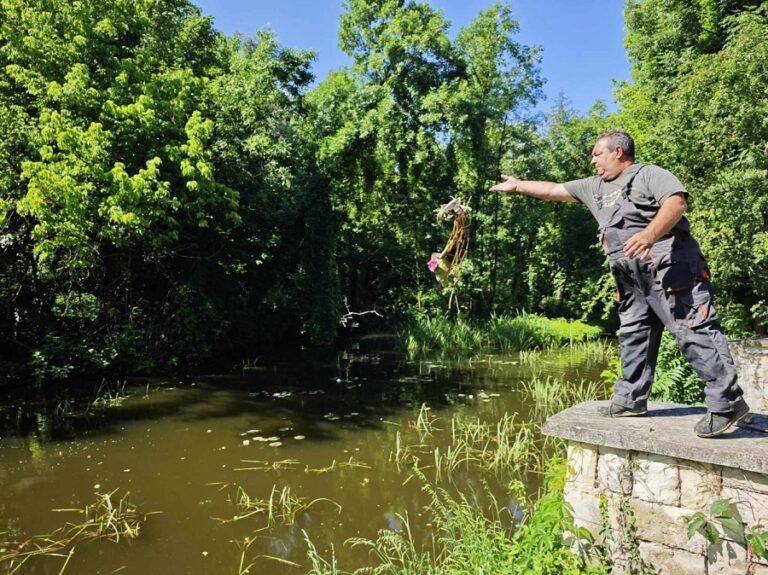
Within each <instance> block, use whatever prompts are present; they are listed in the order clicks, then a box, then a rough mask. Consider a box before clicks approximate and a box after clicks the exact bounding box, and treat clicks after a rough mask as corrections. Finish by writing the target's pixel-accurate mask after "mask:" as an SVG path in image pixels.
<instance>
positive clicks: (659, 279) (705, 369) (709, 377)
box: [609, 237, 743, 412]
mask: <svg viewBox="0 0 768 575" xmlns="http://www.w3.org/2000/svg"><path fill="white" fill-rule="evenodd" d="M688 239H689V240H690V242H692V243H690V242H685V243H686V244H688V246H687V248H686V249H684V250H681V251H679V252H675V251H671V252H667V253H663V252H662V254H661V255H658V252H657V255H656V257H652V258H651V259H650V260H646V261H641V260H639V259H638V258H628V257H626V256H624V255H623V254H622V253H621V252H619V253H615V254H613V255H611V257H610V258H609V261H610V267H611V272H612V274H613V277H614V278H615V279H616V285H617V288H618V292H617V299H618V306H619V319H620V324H621V327H620V329H619V343H620V346H621V369H622V375H621V377H620V378H619V379H618V380H617V381H616V384H615V390H614V397H613V401H614V403H616V404H618V405H623V406H625V407H629V408H635V407H638V406H644V405H645V403H646V402H647V400H648V396H649V395H650V393H651V386H652V385H653V377H654V371H655V369H656V360H657V358H658V352H659V344H660V342H661V334H662V331H663V329H664V327H666V328H667V329H668V330H669V331H670V332H671V333H672V335H673V336H674V337H675V341H676V342H677V345H678V347H679V348H680V351H681V352H682V354H683V356H684V357H685V358H686V359H687V360H688V361H689V362H690V364H691V366H692V367H693V369H694V370H695V371H696V373H697V374H698V375H699V377H701V379H702V381H704V384H705V388H704V392H705V395H706V401H707V409H708V410H709V411H713V412H728V411H732V410H733V409H734V408H735V406H736V405H738V404H740V403H741V402H742V401H743V400H742V399H741V396H742V390H741V388H740V387H739V385H738V383H737V376H736V369H735V367H734V364H733V359H732V358H731V354H730V352H729V350H728V345H727V343H726V340H725V336H724V334H723V331H722V329H721V327H720V323H719V321H718V318H717V312H716V311H715V308H714V306H713V305H712V295H711V291H710V283H709V270H708V269H707V266H706V263H705V261H704V258H703V257H702V256H701V254H700V252H699V250H698V246H697V245H696V242H695V241H694V240H693V239H692V238H690V237H689V238H688Z"/></svg>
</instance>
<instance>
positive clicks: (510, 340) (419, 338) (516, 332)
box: [397, 314, 601, 357]
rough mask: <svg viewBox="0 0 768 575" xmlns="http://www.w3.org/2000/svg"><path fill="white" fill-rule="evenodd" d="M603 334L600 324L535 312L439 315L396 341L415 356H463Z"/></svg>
mask: <svg viewBox="0 0 768 575" xmlns="http://www.w3.org/2000/svg"><path fill="white" fill-rule="evenodd" d="M600 334H601V330H600V328H599V327H595V326H590V325H587V324H585V323H582V322H580V321H577V320H567V319H563V318H556V319H549V318H546V317H543V316H539V315H534V314H520V315H518V316H515V317H511V316H506V315H500V316H492V317H491V318H490V319H489V320H488V321H487V322H485V323H473V322H467V321H462V320H457V321H453V320H451V319H450V318H447V317H443V316H436V317H431V318H430V317H427V318H422V319H419V320H416V321H414V322H412V323H411V324H409V325H408V326H406V327H405V328H404V329H402V330H400V331H399V332H398V333H397V340H398V341H399V342H400V345H401V346H402V347H403V348H404V349H405V351H406V352H407V353H408V354H409V355H410V356H412V357H413V356H417V355H421V354H425V353H429V352H437V353H445V352H450V353H455V354H458V355H461V354H467V353H477V352H480V351H490V350H493V351H503V352H509V351H523V350H533V349H548V348H552V347H561V346H564V345H576V344H579V343H583V342H586V341H592V340H596V339H597V338H598V337H599V336H600Z"/></svg>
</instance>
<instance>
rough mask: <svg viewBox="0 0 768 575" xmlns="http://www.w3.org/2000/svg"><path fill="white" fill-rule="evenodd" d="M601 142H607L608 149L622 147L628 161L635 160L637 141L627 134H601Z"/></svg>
mask: <svg viewBox="0 0 768 575" xmlns="http://www.w3.org/2000/svg"><path fill="white" fill-rule="evenodd" d="M601 140H605V147H606V148H609V149H611V150H615V149H616V148H617V147H621V149H622V150H623V151H624V155H625V156H626V157H627V158H628V159H630V160H632V161H634V160H635V141H634V140H633V139H632V136H630V135H629V134H627V133H626V132H624V131H622V130H608V131H606V132H601V133H600V134H598V135H597V141H598V142H600V141H601Z"/></svg>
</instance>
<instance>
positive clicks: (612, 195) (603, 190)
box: [563, 164, 690, 234]
mask: <svg viewBox="0 0 768 575" xmlns="http://www.w3.org/2000/svg"><path fill="white" fill-rule="evenodd" d="M641 167H642V170H640V168H641ZM638 170H640V173H639V174H637V176H636V177H635V179H634V181H633V182H632V189H631V190H630V192H629V199H630V200H631V201H632V203H633V204H635V207H636V208H637V209H638V211H639V212H640V213H642V214H643V215H644V216H645V217H646V218H647V219H648V221H649V222H650V221H651V220H652V219H653V217H654V216H655V215H656V212H658V211H659V208H660V207H661V204H663V203H664V200H666V199H667V198H668V197H669V196H671V195H673V194H677V193H681V192H682V193H683V194H685V195H686V197H687V196H688V191H687V190H686V189H685V187H683V184H681V183H680V180H678V179H677V178H676V177H675V176H674V174H672V173H671V172H669V171H668V170H665V169H664V168H660V167H659V166H654V165H653V164H632V165H631V166H629V167H628V168H627V169H626V170H624V171H623V172H621V174H619V176H618V177H617V178H616V179H615V180H611V181H610V182H604V181H603V180H602V179H601V178H600V176H592V177H591V178H583V179H581V180H572V181H570V182H566V183H565V184H563V185H564V186H565V189H566V190H568V193H569V194H571V195H572V196H573V197H574V198H576V199H577V200H578V201H579V202H581V203H582V204H584V205H586V206H587V207H588V208H589V211H590V212H592V215H593V216H595V219H597V203H596V198H597V196H598V195H600V194H602V195H603V208H604V209H605V208H610V207H611V206H613V205H614V204H616V203H617V202H618V201H620V200H621V189H622V188H623V187H624V186H625V185H626V184H627V182H629V180H630V178H631V177H632V176H633V175H634V174H635V173H636V172H637V171H638ZM689 230H690V226H689V224H688V220H687V219H685V217H683V218H681V219H680V221H679V222H678V223H677V224H676V225H675V227H674V228H673V229H672V231H671V232H670V234H675V233H676V232H688V231H689Z"/></svg>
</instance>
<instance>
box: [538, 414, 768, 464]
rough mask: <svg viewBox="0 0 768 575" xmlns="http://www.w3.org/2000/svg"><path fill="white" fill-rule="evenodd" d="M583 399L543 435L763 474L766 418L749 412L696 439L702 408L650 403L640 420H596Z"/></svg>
mask: <svg viewBox="0 0 768 575" xmlns="http://www.w3.org/2000/svg"><path fill="white" fill-rule="evenodd" d="M608 404H609V402H607V401H588V402H585V403H581V404H579V405H576V406H574V407H571V408H570V409H566V410H565V411H561V412H560V413H558V414H556V415H553V416H552V417H550V418H549V419H548V420H547V421H546V423H545V424H544V426H543V427H542V432H543V433H544V435H550V436H554V437H562V438H564V439H568V440H571V441H579V442H581V443H590V444H593V445H600V446H605V447H612V448H615V449H624V450H629V451H644V452H646V453H655V454H658V455H666V456H669V457H676V458H678V459H687V460H689V461H697V462H699V463H712V464H715V465H720V466H723V467H734V468H738V469H743V470H745V471H754V472H756V473H762V474H766V475H768V415H761V414H750V416H748V417H750V418H751V421H750V423H749V424H745V423H744V422H743V421H742V422H740V423H739V426H738V427H736V428H733V429H731V430H729V431H728V432H726V433H725V434H723V435H721V436H720V437H716V438H711V439H704V438H701V437H697V436H696V434H695V433H694V432H693V426H694V425H696V422H697V421H698V420H699V419H700V418H701V417H702V415H704V414H705V413H706V409H705V408H703V407H691V406H687V405H678V404H673V403H661V402H650V403H649V404H648V415H646V416H645V417H620V418H613V419H612V418H609V417H601V416H599V415H598V414H597V407H598V406H600V405H608Z"/></svg>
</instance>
